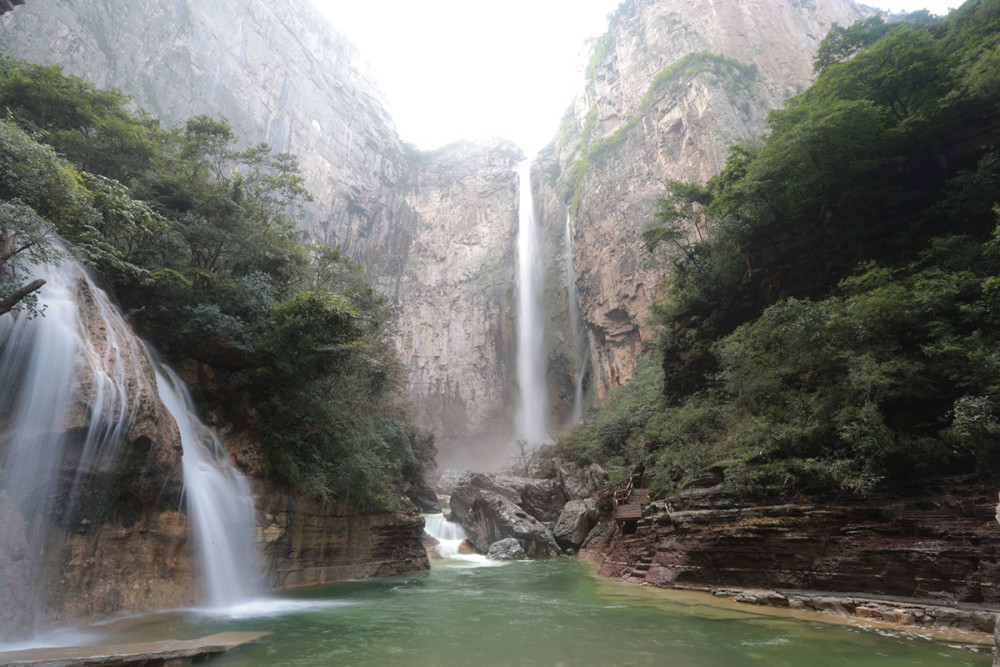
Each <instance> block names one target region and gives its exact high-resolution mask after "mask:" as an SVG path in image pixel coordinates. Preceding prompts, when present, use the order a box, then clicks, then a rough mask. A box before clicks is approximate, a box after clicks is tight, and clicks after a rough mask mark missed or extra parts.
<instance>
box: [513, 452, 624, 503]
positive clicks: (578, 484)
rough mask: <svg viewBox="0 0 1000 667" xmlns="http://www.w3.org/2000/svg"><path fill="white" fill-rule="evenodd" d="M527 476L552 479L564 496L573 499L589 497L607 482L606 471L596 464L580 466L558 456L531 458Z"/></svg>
mask: <svg viewBox="0 0 1000 667" xmlns="http://www.w3.org/2000/svg"><path fill="white" fill-rule="evenodd" d="M528 477H534V478H538V479H554V480H556V481H558V482H559V484H560V486H561V487H562V489H563V492H564V493H565V494H566V496H567V497H569V498H573V499H575V500H582V499H584V498H589V497H590V496H592V495H593V494H595V493H596V492H597V491H599V490H601V489H602V488H603V487H605V486H606V485H607V484H608V473H607V471H605V470H604V468H602V467H601V466H599V465H598V464H596V463H591V464H590V465H587V466H581V465H578V464H576V463H573V462H572V461H567V460H566V459H560V458H553V459H547V458H541V457H536V458H533V459H532V460H531V463H530V464H529V465H528Z"/></svg>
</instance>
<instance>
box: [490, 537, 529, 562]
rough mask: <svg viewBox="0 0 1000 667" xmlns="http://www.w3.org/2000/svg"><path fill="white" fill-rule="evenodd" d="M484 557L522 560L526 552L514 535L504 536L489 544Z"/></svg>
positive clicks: (526, 555)
mask: <svg viewBox="0 0 1000 667" xmlns="http://www.w3.org/2000/svg"><path fill="white" fill-rule="evenodd" d="M486 557H487V558H489V559H490V560H524V559H525V558H527V557H528V554H526V553H525V552H524V547H522V546H521V543H520V542H519V541H518V540H517V538H516V537H505V538H503V539H502V540H497V541H496V542H494V543H493V544H491V545H490V548H489V549H488V550H487V551H486Z"/></svg>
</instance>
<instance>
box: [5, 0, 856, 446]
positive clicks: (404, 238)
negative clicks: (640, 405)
mask: <svg viewBox="0 0 1000 667" xmlns="http://www.w3.org/2000/svg"><path fill="white" fill-rule="evenodd" d="M864 15H865V13H864V12H863V11H862V10H861V9H859V8H858V7H857V6H856V5H855V4H853V2H852V1H851V0H832V1H831V2H823V3H818V2H801V1H799V0H773V1H771V0H725V1H724V2H723V1H720V0H691V1H690V2H689V1H688V0H627V1H626V2H624V3H623V4H622V5H621V6H620V8H619V9H618V10H617V11H616V12H615V13H614V14H613V16H612V19H611V25H610V28H609V31H608V32H607V34H606V35H604V36H603V37H602V38H600V39H598V40H596V42H595V44H594V54H593V57H592V59H591V62H590V65H589V67H588V68H587V73H586V78H585V81H583V82H582V83H581V92H580V94H579V95H578V97H577V99H576V100H575V102H574V103H573V105H572V106H571V108H570V109H569V110H568V112H567V114H566V116H565V117H564V119H563V121H562V125H561V127H560V128H559V131H558V136H557V137H556V139H555V141H554V143H553V144H552V146H551V147H550V148H549V149H547V150H545V151H543V152H542V154H540V155H539V156H538V158H537V162H536V164H535V169H534V179H533V180H534V184H535V190H536V192H535V202H536V208H537V213H538V215H537V219H538V221H539V229H540V230H541V231H540V233H541V236H542V239H541V241H542V257H543V258H544V261H545V266H546V279H545V299H544V301H545V309H546V313H545V323H546V345H547V347H548V355H549V359H548V379H549V396H550V400H551V406H550V407H551V410H552V413H553V416H554V419H553V420H552V421H553V423H554V424H559V423H563V422H565V421H567V420H568V418H569V416H570V414H571V411H572V407H573V397H574V388H575V384H576V382H578V381H579V378H581V377H582V378H583V382H584V384H585V385H586V386H587V387H588V391H589V393H590V394H591V395H596V396H603V395H605V394H606V393H607V392H608V391H609V390H610V389H611V388H613V387H616V386H619V385H621V384H623V383H624V382H625V381H626V380H627V379H628V378H629V377H630V376H631V372H632V368H633V366H634V364H635V361H636V358H637V357H638V356H639V355H640V354H642V351H643V349H644V346H645V345H646V344H647V343H648V342H649V341H650V339H651V336H652V331H651V327H650V306H651V304H652V303H653V301H654V300H655V299H656V298H657V296H658V289H659V286H660V284H661V282H662V280H663V278H664V275H665V272H664V268H663V266H662V265H660V266H656V265H653V264H652V263H651V261H650V259H651V258H650V257H649V256H648V255H647V254H646V253H645V251H644V250H643V249H642V247H641V241H640V236H641V233H642V230H643V228H644V227H645V226H646V224H647V223H648V222H649V221H650V220H651V219H652V217H653V215H654V213H655V210H656V206H657V199H658V197H660V196H662V194H663V192H664V184H665V182H666V181H667V180H668V179H680V180H697V181H702V182H703V181H705V180H706V179H708V178H709V177H710V176H711V175H712V174H713V173H715V171H716V170H717V169H718V168H719V167H720V166H721V165H722V164H723V162H724V160H725V156H726V149H727V147H728V146H729V145H730V144H731V143H733V142H736V141H745V140H751V139H752V138H754V137H757V136H759V135H760V134H761V132H763V130H764V121H765V118H766V115H767V112H768V110H769V109H771V108H774V107H776V106H779V105H780V104H781V101H782V100H783V99H784V98H786V97H787V96H789V95H792V94H794V93H796V92H798V91H799V90H802V89H803V88H804V87H805V86H807V85H808V84H809V82H810V80H811V78H812V56H813V53H814V52H815V50H816V47H817V45H818V44H819V41H820V40H821V39H822V38H823V37H824V35H825V34H826V32H827V30H828V29H829V27H830V25H831V24H832V23H834V22H836V23H839V24H841V25H849V24H851V23H853V22H854V21H855V20H857V19H858V18H861V17H863V16H864ZM0 39H2V41H3V44H4V48H5V49H6V50H7V52H8V53H10V54H11V55H14V56H17V57H23V58H26V59H28V60H30V61H33V62H40V63H54V64H60V65H62V66H63V67H64V68H65V70H66V71H67V72H69V73H71V74H76V75H79V76H81V77H83V78H85V79H87V80H89V81H92V82H93V83H95V84H97V85H99V86H111V87H117V88H120V89H122V90H123V91H124V92H126V93H128V94H129V95H132V96H133V97H134V99H135V101H136V104H137V105H138V106H141V107H144V108H146V109H148V110H150V111H151V112H152V113H154V114H156V115H158V116H159V117H161V118H163V119H164V121H165V122H168V123H173V122H178V121H180V120H182V119H184V118H186V117H189V116H191V115H194V114H201V113H204V114H210V115H221V116H225V117H227V118H228V119H229V120H230V121H231V122H232V124H233V125H234V127H235V129H236V131H237V132H238V134H240V135H241V136H243V137H244V138H245V139H246V140H247V141H248V142H251V143H254V142H258V141H264V142H267V143H269V144H270V145H272V147H274V148H275V149H277V150H279V151H291V152H293V153H294V154H295V155H296V156H297V157H298V159H299V163H300V166H301V169H302V174H303V176H304V177H305V185H306V186H307V188H308V189H309V190H310V191H311V192H312V193H313V194H314V196H315V200H314V201H313V202H311V203H310V204H309V205H308V206H307V214H306V218H305V220H304V222H303V226H304V230H305V232H306V233H307V235H308V236H309V237H311V238H314V239H320V240H323V241H325V242H327V243H330V244H335V245H339V246H341V247H342V248H343V249H344V250H345V252H346V253H347V254H348V255H349V256H350V257H352V258H354V259H356V260H358V261H359V262H361V264H362V265H363V266H364V267H365V270H366V275H367V277H368V279H369V280H370V281H371V282H372V283H373V284H375V285H376V286H377V287H378V288H379V289H380V290H381V291H382V292H383V293H384V294H386V295H387V296H388V297H389V298H390V299H391V300H392V303H393V304H394V305H395V310H396V343H397V348H398V350H399V352H400V355H401V358H402V360H403V363H404V366H405V368H406V369H407V372H408V374H409V376H408V389H407V393H406V396H405V399H406V400H407V401H408V402H409V403H410V404H411V405H412V406H413V408H414V415H415V418H416V421H417V422H418V423H419V424H420V425H421V426H422V427H424V428H426V429H428V430H430V431H431V432H433V433H434V434H435V435H436V436H437V437H438V439H439V442H441V443H442V445H443V446H442V451H443V452H444V453H445V458H449V454H450V453H458V452H461V451H464V450H465V449H467V448H468V446H469V445H470V443H476V444H479V445H481V448H480V449H482V450H484V451H485V452H488V451H490V450H497V449H498V448H502V447H503V446H505V442H504V441H505V440H506V439H507V438H509V434H510V422H511V416H512V415H511V409H510V407H509V406H511V405H513V404H514V403H515V401H514V397H515V393H516V378H514V367H513V363H512V362H513V358H514V357H513V350H512V345H513V337H512V330H513V321H512V317H513V315H512V312H513V296H512V295H513V277H514V272H513V265H514V261H513V255H512V247H513V239H514V236H515V233H516V214H517V192H516V175H515V168H514V167H515V163H516V161H517V157H516V154H517V150H516V149H515V148H514V147H512V146H511V145H509V144H503V143H495V144H492V145H479V146H471V145H468V144H458V145H456V146H452V147H447V148H445V149H442V150H440V151H436V152H433V153H427V154H424V153H420V152H417V151H414V150H412V149H410V148H408V147H407V146H406V145H405V144H403V143H402V142H401V141H400V138H399V137H398V135H397V134H396V131H395V129H394V127H393V125H392V122H391V119H390V118H389V117H388V114H387V113H386V111H385V107H384V105H383V103H382V101H381V97H380V95H379V93H378V90H377V88H376V86H375V84H374V82H373V81H372V79H371V76H370V75H369V74H368V72H367V70H366V68H365V65H364V63H363V61H362V59H361V56H360V55H359V54H358V53H357V52H356V51H355V50H354V49H353V48H352V47H351V46H350V44H349V43H347V42H346V40H345V39H344V38H343V37H342V36H340V35H338V34H337V33H336V32H335V31H334V30H333V29H332V28H331V27H330V26H329V25H327V24H326V22H325V21H324V19H323V18H322V17H321V16H320V15H319V14H317V12H316V11H315V10H314V9H313V8H312V6H311V5H310V4H309V2H308V0H292V1H290V2H287V3H271V2H265V1H264V0H220V2H215V3H203V2H196V1H195V0H180V1H175V2H166V1H165V0H132V1H130V2H126V1H125V0H51V1H50V2H45V3H42V2H38V3H27V4H25V5H24V6H22V7H19V8H18V9H17V10H16V11H14V12H10V13H8V14H5V15H4V16H2V17H0ZM567 218H568V220H567ZM567 224H569V226H570V232H571V234H570V239H571V244H572V252H573V260H574V263H575V269H576V276H575V285H573V287H574V288H575V289H573V290H570V289H569V288H568V286H567V284H566V279H565V261H564V259H565V255H566V252H567V247H566V234H565V230H566V227H567ZM697 233H699V230H692V234H697ZM574 291H575V292H578V294H579V305H580V308H581V310H582V314H583V321H584V323H585V325H586V326H585V333H579V332H577V331H575V330H574V327H573V326H572V323H571V319H572V318H571V304H570V301H571V300H572V299H573V298H574V296H575V294H574ZM583 337H585V338H586V341H585V343H586V345H585V348H586V349H585V350H581V349H579V347H580V346H579V345H578V339H579V338H583ZM452 462H454V461H452ZM467 462H468V463H469V464H471V465H477V464H478V465H483V464H484V462H483V460H482V459H481V458H479V454H476V456H475V457H473V458H472V459H471V460H469V461H467ZM459 463H466V461H459Z"/></svg>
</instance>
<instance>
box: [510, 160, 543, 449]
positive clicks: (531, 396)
mask: <svg viewBox="0 0 1000 667" xmlns="http://www.w3.org/2000/svg"><path fill="white" fill-rule="evenodd" d="M517 173H518V187H519V192H520V195H519V199H518V217H517V220H518V224H517V283H516V290H515V292H516V296H517V320H516V325H517V380H518V386H519V387H520V398H519V402H518V409H517V418H516V423H515V436H516V437H517V438H521V439H524V440H527V441H528V443H529V444H530V445H533V446H537V445H538V444H541V443H543V442H546V441H547V440H548V438H549V398H548V387H547V384H546V361H545V359H546V356H545V311H544V310H543V307H542V279H543V276H542V264H541V257H540V255H539V248H538V246H539V239H538V230H537V228H536V227H537V226H536V224H535V203H534V198H533V196H532V191H531V162H530V161H529V160H525V161H523V162H521V164H520V165H519V166H518V172H517Z"/></svg>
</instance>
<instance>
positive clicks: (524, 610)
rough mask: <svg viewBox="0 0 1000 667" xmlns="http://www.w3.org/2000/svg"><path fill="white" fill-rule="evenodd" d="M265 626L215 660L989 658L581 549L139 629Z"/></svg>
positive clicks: (346, 587) (937, 661)
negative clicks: (663, 578)
mask: <svg viewBox="0 0 1000 667" xmlns="http://www.w3.org/2000/svg"><path fill="white" fill-rule="evenodd" d="M224 630H264V631H269V632H271V633H272V634H271V635H270V636H269V637H268V638H266V639H264V640H262V641H261V642H260V643H259V644H256V645H252V646H247V647H243V648H241V649H238V650H236V651H234V652H233V653H231V654H229V655H226V656H223V657H221V658H218V659H214V660H212V661H211V662H210V663H209V664H211V665H289V666H298V665H301V666H307V665H310V666H311V665H379V666H383V665H565V666H572V665H661V666H662V665H676V666H681V667H687V666H698V667H715V666H718V667H723V666H724V667H737V666H739V665H768V666H770V667H778V666H782V665H788V666H796V667H798V666H801V665H809V666H821V665H829V666H834V665H844V666H847V665H850V666H852V667H863V666H865V665H873V666H874V665H878V666H879V667H886V666H894V665H900V666H902V665H907V666H911V665H982V666H985V665H989V664H990V661H991V658H990V656H989V655H988V654H987V652H986V650H985V649H980V651H981V652H978V653H977V652H975V651H973V650H969V649H968V648H964V649H963V648H957V647H953V646H948V645H947V644H943V643H935V642H931V641H929V640H926V639H921V638H913V637H911V638H904V637H894V636H883V635H881V634H879V633H877V632H874V631H869V630H861V629H857V628H850V627H843V626H838V625H829V624H824V623H817V622H807V621H801V620H793V619H787V618H778V617H774V616H769V615H764V614H755V613H749V612H745V611H736V610H731V609H720V608H718V607H715V606H710V605H708V604H702V603H698V602H691V601H690V600H688V601H686V602H683V603H678V602H677V601H671V600H669V599H667V598H666V597H665V596H662V595H658V594H657V592H650V591H647V590H645V589H639V588H638V587H631V586H624V585H620V584H609V583H606V582H599V581H597V580H595V579H594V577H593V576H591V574H590V570H589V569H588V568H587V566H585V565H583V564H581V563H578V562H575V561H568V560H566V561H552V562H533V563H511V564H506V565H502V566H493V567H470V566H469V565H468V564H467V563H462V562H460V561H453V562H447V563H446V564H440V563H438V564H435V569H433V570H432V571H431V572H429V573H422V574H416V575H411V576H404V577H394V578H389V579H378V580H367V581H361V582H351V583H345V584H339V585H335V586H330V587H326V588H322V589H315V590H310V591H308V592H301V593H299V594H296V595H294V596H285V597H283V598H282V599H281V600H265V601H261V602H258V603H254V604H251V605H246V606H244V607H237V608H232V609H229V610H227V611H226V612H225V613H219V614H205V613H198V612H184V613H182V614H180V615H179V616H177V617H174V618H170V619H169V620H165V621H160V622H157V623H155V624H150V625H147V626H145V627H143V628H141V629H139V630H135V629H133V630H132V631H131V632H130V633H129V634H130V636H129V637H128V638H129V639H138V638H149V639H153V638H161V637H162V636H163V634H164V633H166V634H172V635H174V636H189V637H194V636H200V635H205V634H210V633H213V632H219V631H224Z"/></svg>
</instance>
